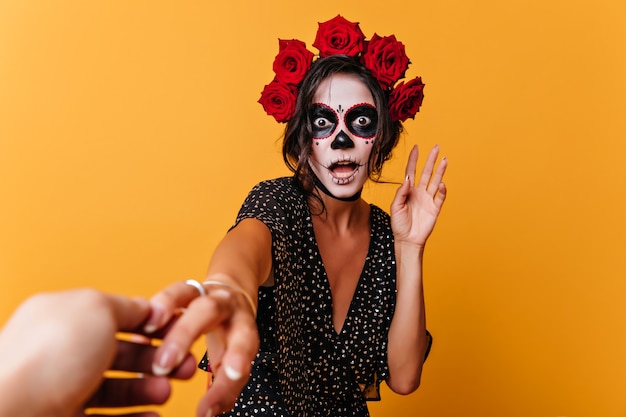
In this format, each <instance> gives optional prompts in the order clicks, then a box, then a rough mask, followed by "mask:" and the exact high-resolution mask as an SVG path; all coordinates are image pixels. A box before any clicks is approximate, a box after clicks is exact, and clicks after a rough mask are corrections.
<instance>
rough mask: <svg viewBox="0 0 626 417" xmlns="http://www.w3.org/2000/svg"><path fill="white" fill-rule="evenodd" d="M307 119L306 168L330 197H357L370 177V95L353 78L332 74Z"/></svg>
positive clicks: (373, 120)
mask: <svg viewBox="0 0 626 417" xmlns="http://www.w3.org/2000/svg"><path fill="white" fill-rule="evenodd" d="M313 102H314V104H313V106H312V108H311V112H310V114H309V120H310V121H311V133H312V141H313V146H312V152H311V155H310V156H309V165H310V166H311V169H312V170H313V172H314V173H315V175H316V176H317V179H318V180H319V182H321V183H322V185H323V186H324V187H325V188H326V191H328V193H330V195H331V196H333V197H335V198H339V199H345V198H350V197H352V196H354V195H356V194H358V193H359V192H360V190H361V188H362V187H363V184H364V183H365V181H367V178H368V177H369V170H368V163H369V157H370V154H371V152H372V144H373V143H374V141H375V140H376V132H377V128H378V113H377V111H376V106H375V104H374V99H373V97H372V93H371V92H370V91H369V89H368V87H367V86H366V85H365V84H364V83H363V82H362V81H361V80H360V79H359V78H357V77H356V76H354V75H351V74H341V73H339V74H334V75H332V76H330V77H329V78H327V79H325V80H324V81H322V83H320V85H319V87H318V89H317V91H316V93H315V96H314V99H313Z"/></svg>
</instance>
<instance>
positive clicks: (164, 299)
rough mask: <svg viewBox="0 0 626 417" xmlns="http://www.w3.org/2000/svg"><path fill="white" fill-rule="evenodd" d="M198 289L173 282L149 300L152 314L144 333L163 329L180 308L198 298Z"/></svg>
mask: <svg viewBox="0 0 626 417" xmlns="http://www.w3.org/2000/svg"><path fill="white" fill-rule="evenodd" d="M199 295H200V294H199V293H198V289H197V288H194V287H193V286H191V285H187V284H185V283H184V282H175V283H173V284H171V285H170V286H168V287H166V288H165V289H163V290H162V291H160V292H158V293H157V294H155V295H154V296H153V297H152V298H151V299H150V305H151V307H152V312H151V314H150V317H149V318H148V320H147V321H146V324H145V326H144V331H145V332H146V333H152V332H154V331H155V330H157V329H160V328H161V327H163V326H164V325H165V324H166V323H167V322H169V321H170V319H171V318H172V317H173V316H174V314H176V312H178V311H179V310H180V309H181V308H185V307H187V306H188V305H189V303H190V302H191V301H193V300H194V299H196V298H198V296H199Z"/></svg>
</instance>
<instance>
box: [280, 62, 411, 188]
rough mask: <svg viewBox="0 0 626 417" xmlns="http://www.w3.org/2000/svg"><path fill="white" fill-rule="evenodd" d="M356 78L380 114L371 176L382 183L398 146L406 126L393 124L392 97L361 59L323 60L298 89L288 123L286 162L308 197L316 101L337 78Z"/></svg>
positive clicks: (369, 167)
mask: <svg viewBox="0 0 626 417" xmlns="http://www.w3.org/2000/svg"><path fill="white" fill-rule="evenodd" d="M339 73H341V74H352V75H355V76H356V77H357V78H359V79H360V80H361V81H362V82H363V83H364V84H365V85H366V86H367V87H368V89H369V90H370V92H371V93H372V97H373V98H374V104H375V105H376V111H377V113H378V129H377V132H376V140H375V141H374V147H373V148H372V153H371V155H370V159H369V164H368V176H369V178H370V179H371V180H373V181H376V182H378V181H379V180H380V175H381V173H382V169H383V164H384V163H385V161H387V160H388V159H389V158H391V151H392V150H393V148H394V147H395V146H396V145H397V144H398V140H399V139H400V133H401V132H402V124H401V123H400V122H392V121H391V116H390V115H389V107H388V100H389V97H388V95H389V93H388V92H386V91H384V90H383V89H382V87H381V86H380V85H379V84H378V81H376V79H375V78H374V77H373V76H372V74H371V72H370V71H369V70H368V69H366V68H365V67H364V66H363V65H362V64H361V63H360V62H359V61H358V59H357V58H353V57H349V56H346V55H331V56H329V57H326V58H319V59H318V60H316V61H315V62H314V63H313V64H312V65H311V69H310V70H309V72H308V73H307V75H306V77H305V78H304V80H303V81H302V84H301V85H300V87H299V88H298V99H297V101H296V110H295V112H294V115H293V117H292V118H291V119H290V120H289V122H287V126H286V127H285V134H284V138H283V160H284V161H285V164H286V165H287V167H288V168H289V169H290V170H291V171H292V172H293V173H294V174H295V175H294V177H295V179H296V182H297V184H298V186H299V187H300V188H301V189H302V191H303V192H304V193H305V195H307V196H310V195H311V194H312V193H313V189H314V183H315V182H314V181H315V176H314V175H315V174H313V172H312V171H311V168H310V167H309V164H308V159H309V156H310V154H311V152H312V143H313V133H312V131H311V126H312V120H310V114H311V108H312V107H313V97H314V96H315V93H316V91H317V88H318V87H319V85H320V84H321V83H322V81H324V80H325V79H327V78H328V77H330V76H331V75H334V74H339Z"/></svg>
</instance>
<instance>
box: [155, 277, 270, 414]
mask: <svg viewBox="0 0 626 417" xmlns="http://www.w3.org/2000/svg"><path fill="white" fill-rule="evenodd" d="M206 292H207V293H208V294H206V295H201V294H198V289H196V288H194V287H193V286H191V285H187V284H185V283H184V282H177V283H174V284H172V285H170V286H169V287H167V288H166V289H164V290H163V291H161V292H159V293H157V294H156V295H155V296H154V297H152V299H151V304H152V308H153V314H152V316H151V317H150V318H149V319H148V321H147V327H148V330H149V331H152V330H154V329H155V328H162V327H163V326H167V327H168V330H167V335H166V336H165V338H164V339H163V344H162V345H161V346H160V347H159V349H158V351H157V353H156V355H155V358H154V364H153V370H154V372H155V374H158V375H168V374H169V372H170V371H171V370H172V369H174V368H175V367H176V366H179V363H180V360H181V358H182V357H183V356H182V355H183V354H184V353H185V352H187V351H188V350H189V349H190V347H191V345H192V344H193V342H195V340H196V339H198V337H200V336H203V335H206V342H207V349H208V356H209V359H210V363H211V372H212V374H213V376H214V380H213V383H212V384H211V385H210V387H209V389H208V390H207V392H206V393H205V394H204V396H203V397H202V398H201V399H200V402H199V403H198V408H197V410H196V413H197V415H198V416H203V417H204V416H208V415H217V414H219V413H222V412H225V411H228V410H230V409H231V408H232V407H233V406H234V404H235V400H236V399H237V398H238V397H239V394H240V393H241V390H242V389H243V387H244V386H245V384H246V383H247V382H248V378H249V376H250V370H251V368H252V361H253V360H254V358H255V356H256V353H257V352H258V349H259V336H258V331H257V326H256V321H255V318H254V315H253V313H252V311H251V309H250V305H249V304H248V302H247V301H246V300H245V298H244V297H243V296H241V294H239V293H237V292H236V291H232V289H230V290H229V289H226V288H222V287H215V286H212V287H210V288H209V289H208V290H207V291H206ZM181 310H184V313H183V314H182V315H180V316H179V317H177V312H179V311H181ZM173 319H175V322H174V323H173V324H172V320H173Z"/></svg>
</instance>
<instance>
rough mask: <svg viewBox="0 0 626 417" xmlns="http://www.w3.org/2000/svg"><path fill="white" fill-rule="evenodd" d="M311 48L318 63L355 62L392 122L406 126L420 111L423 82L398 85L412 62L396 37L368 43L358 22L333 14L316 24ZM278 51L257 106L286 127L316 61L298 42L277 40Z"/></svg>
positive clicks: (414, 79)
mask: <svg viewBox="0 0 626 417" xmlns="http://www.w3.org/2000/svg"><path fill="white" fill-rule="evenodd" d="M313 46H314V47H315V48H317V49H318V50H319V55H318V56H317V58H324V57H327V56H331V55H347V56H351V57H356V58H357V59H359V61H360V62H361V63H362V64H363V65H364V66H365V68H367V69H368V70H370V72H371V73H372V75H373V76H374V78H375V79H376V80H377V81H378V83H379V84H380V86H381V87H382V88H383V90H385V91H386V92H387V93H388V97H389V113H390V115H391V119H392V121H394V122H397V121H400V122H404V121H405V120H407V119H409V118H411V119H412V118H414V117H415V114H416V113H417V112H418V111H419V109H420V106H421V105H422V100H423V99H424V83H422V79H421V77H415V78H413V79H412V80H410V81H408V82H406V83H405V82H404V81H402V82H400V83H399V84H397V85H396V83H397V82H398V81H399V80H401V79H402V78H404V74H405V72H406V70H407V69H408V67H409V64H410V63H411V61H410V60H409V58H408V57H407V56H406V54H405V52H404V45H403V44H402V42H399V41H398V40H396V37H395V36H394V35H391V36H382V37H381V36H378V35H377V34H376V33H375V34H374V36H372V38H371V39H370V40H366V39H365V35H364V34H363V32H362V31H361V28H360V27H359V24H358V23H353V22H349V21H348V20H346V19H344V18H343V17H342V16H340V15H337V16H336V17H335V18H333V19H331V20H329V21H327V22H324V23H319V28H318V29H317V35H316V36H315V41H314V42H313ZM278 49H279V52H278V55H276V58H275V59H274V65H273V69H274V74H275V77H274V79H273V80H272V82H271V83H269V84H268V85H266V86H265V88H264V89H263V91H262V92H261V98H260V99H259V103H261V105H262V106H263V108H264V109H265V111H266V112H267V114H269V115H270V116H273V117H274V118H275V119H276V121H277V122H279V123H284V122H287V121H289V119H291V118H292V117H293V114H294V112H295V108H296V100H297V98H298V86H299V85H300V83H302V80H303V79H304V77H305V76H306V74H307V72H308V71H309V69H310V68H311V64H312V63H313V61H314V60H315V59H316V57H315V55H314V54H313V53H312V52H311V51H309V50H308V49H306V44H305V43H304V42H302V41H299V40H297V39H293V40H284V39H279V40H278Z"/></svg>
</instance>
